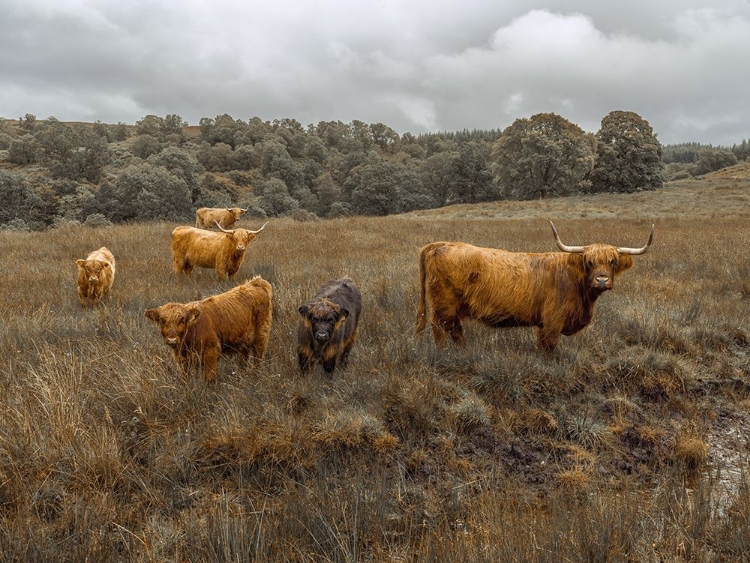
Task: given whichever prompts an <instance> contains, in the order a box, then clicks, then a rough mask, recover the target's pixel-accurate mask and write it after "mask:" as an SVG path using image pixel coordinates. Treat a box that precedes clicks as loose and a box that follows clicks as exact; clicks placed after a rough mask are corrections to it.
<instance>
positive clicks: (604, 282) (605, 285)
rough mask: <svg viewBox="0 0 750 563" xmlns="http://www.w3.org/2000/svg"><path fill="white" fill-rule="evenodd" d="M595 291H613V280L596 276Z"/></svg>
mask: <svg viewBox="0 0 750 563" xmlns="http://www.w3.org/2000/svg"><path fill="white" fill-rule="evenodd" d="M593 286H594V289H600V290H602V291H604V290H605V289H612V278H611V277H609V276H604V275H600V276H596V277H595V278H594V283H593Z"/></svg>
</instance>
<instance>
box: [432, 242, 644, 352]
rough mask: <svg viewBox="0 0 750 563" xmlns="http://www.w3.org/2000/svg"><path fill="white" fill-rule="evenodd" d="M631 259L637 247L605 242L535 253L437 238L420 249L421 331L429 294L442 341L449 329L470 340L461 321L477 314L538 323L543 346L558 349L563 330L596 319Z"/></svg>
mask: <svg viewBox="0 0 750 563" xmlns="http://www.w3.org/2000/svg"><path fill="white" fill-rule="evenodd" d="M632 265H633V258H632V257H631V256H630V255H627V254H624V255H620V254H618V252H617V249H616V248H615V247H614V246H609V245H604V244H592V245H589V246H586V247H584V249H583V252H582V253H580V254H579V253H576V254H569V253H563V252H548V253H539V254H533V253H520V252H507V251H505V250H498V249H494V248H480V247H477V246H472V245H470V244H465V243H462V242H435V243H431V244H428V245H426V246H424V247H423V248H422V249H421V251H420V254H419V275H420V292H421V296H420V304H419V310H418V312H417V332H418V333H421V332H423V331H424V328H425V324H426V320H427V317H426V315H427V301H428V300H429V302H430V303H431V304H432V310H433V311H432V321H431V324H432V331H433V335H434V338H435V342H436V344H437V345H438V346H441V347H443V346H445V345H446V342H447V337H446V335H450V337H451V339H452V340H453V341H454V342H456V343H458V344H461V345H464V344H465V340H464V335H463V328H462V325H461V323H462V321H463V320H464V319H466V318H472V319H476V320H478V321H480V322H483V323H485V324H487V325H490V326H494V327H508V326H536V327H538V329H537V342H538V344H539V347H540V348H541V349H542V350H544V351H545V352H551V351H552V350H554V348H555V346H556V345H557V342H558V340H559V338H560V334H564V335H566V336H569V335H571V334H575V333H576V332H578V331H579V330H581V329H583V328H584V327H586V325H588V324H589V322H590V321H591V317H592V315H593V312H594V303H595V302H596V299H597V298H598V297H599V295H601V293H602V292H603V291H606V290H609V289H612V282H613V280H614V277H615V275H617V274H619V273H620V272H622V271H624V270H627V269H628V268H630V267H631V266H632Z"/></svg>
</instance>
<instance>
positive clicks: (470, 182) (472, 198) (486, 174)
mask: <svg viewBox="0 0 750 563" xmlns="http://www.w3.org/2000/svg"><path fill="white" fill-rule="evenodd" d="M490 150H491V147H490V144H489V143H487V142H484V141H467V142H460V143H459V144H458V155H457V157H456V158H454V159H453V165H454V167H455V172H454V174H453V176H454V178H455V183H454V189H453V192H452V197H451V201H452V202H453V203H479V202H481V201H493V200H496V199H499V198H500V197H502V194H501V192H500V190H499V189H498V188H497V186H496V185H495V184H494V183H493V182H492V172H491V171H490V162H491V158H490Z"/></svg>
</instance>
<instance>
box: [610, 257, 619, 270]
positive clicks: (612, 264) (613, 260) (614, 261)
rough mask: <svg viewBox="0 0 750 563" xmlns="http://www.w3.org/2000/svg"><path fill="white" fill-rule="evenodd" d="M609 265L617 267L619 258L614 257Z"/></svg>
mask: <svg viewBox="0 0 750 563" xmlns="http://www.w3.org/2000/svg"><path fill="white" fill-rule="evenodd" d="M609 265H610V266H611V267H612V268H615V267H616V266H617V258H612V260H610V261H609Z"/></svg>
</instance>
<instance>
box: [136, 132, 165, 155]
mask: <svg viewBox="0 0 750 563" xmlns="http://www.w3.org/2000/svg"><path fill="white" fill-rule="evenodd" d="M161 147H162V145H161V142H160V141H159V139H158V138H157V137H155V136H154V135H151V134H149V133H143V134H140V135H138V136H137V137H135V138H134V139H133V143H132V144H131V145H130V150H131V151H132V152H133V154H134V155H135V156H137V157H138V158H142V159H144V160H145V159H147V158H148V157H149V156H151V155H152V154H157V153H158V152H159V151H160V150H161Z"/></svg>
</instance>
